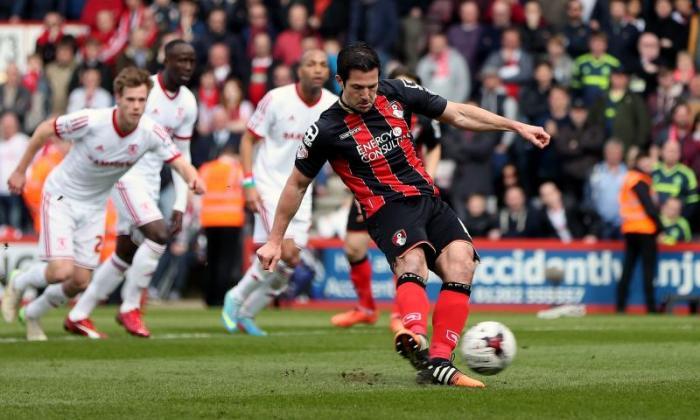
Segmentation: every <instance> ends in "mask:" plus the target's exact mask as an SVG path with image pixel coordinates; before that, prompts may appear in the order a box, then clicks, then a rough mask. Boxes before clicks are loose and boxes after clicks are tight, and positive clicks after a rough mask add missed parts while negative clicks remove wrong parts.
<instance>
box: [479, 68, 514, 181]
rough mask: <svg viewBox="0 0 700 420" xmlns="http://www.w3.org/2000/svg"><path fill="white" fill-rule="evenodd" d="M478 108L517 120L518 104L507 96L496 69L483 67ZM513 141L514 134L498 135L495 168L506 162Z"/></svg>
mask: <svg viewBox="0 0 700 420" xmlns="http://www.w3.org/2000/svg"><path fill="white" fill-rule="evenodd" d="M479 106H480V107H481V108H484V109H486V110H488V111H491V112H494V113H497V114H498V115H503V116H504V117H506V118H517V115H518V102H516V100H515V99H513V98H512V97H510V96H508V94H507V92H506V90H505V88H504V87H503V84H502V83H501V78H500V77H499V76H498V69H496V68H493V67H484V68H483V69H482V70H481V95H480V98H479ZM514 139H515V133H510V132H504V133H499V141H498V146H496V150H495V154H494V159H495V162H494V163H495V164H496V168H497V169H498V170H500V168H502V167H503V164H504V163H505V161H506V160H507V156H506V153H507V152H508V149H509V148H510V145H511V144H512V143H513V140H514Z"/></svg>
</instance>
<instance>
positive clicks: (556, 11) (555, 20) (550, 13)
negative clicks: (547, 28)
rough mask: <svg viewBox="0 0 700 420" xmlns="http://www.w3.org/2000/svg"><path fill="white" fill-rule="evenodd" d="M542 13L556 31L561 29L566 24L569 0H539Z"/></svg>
mask: <svg viewBox="0 0 700 420" xmlns="http://www.w3.org/2000/svg"><path fill="white" fill-rule="evenodd" d="M539 2H540V5H541V6H542V14H543V15H544V19H545V21H546V22H547V23H549V24H550V25H552V28H553V29H554V30H556V31H561V30H562V28H564V25H566V21H567V20H566V18H567V7H568V5H569V0H539Z"/></svg>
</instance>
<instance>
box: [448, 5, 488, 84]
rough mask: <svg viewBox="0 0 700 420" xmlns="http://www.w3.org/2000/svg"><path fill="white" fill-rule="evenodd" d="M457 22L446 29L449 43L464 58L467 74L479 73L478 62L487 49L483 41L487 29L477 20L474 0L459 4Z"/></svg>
mask: <svg viewBox="0 0 700 420" xmlns="http://www.w3.org/2000/svg"><path fill="white" fill-rule="evenodd" d="M459 20H460V21H459V23H455V24H453V25H452V26H450V28H449V29H448V30H447V40H448V41H449V43H450V45H451V46H452V47H453V48H454V49H455V50H456V51H457V52H458V53H460V54H462V57H463V58H464V60H465V62H466V63H467V65H468V66H469V74H479V73H478V72H479V68H480V63H482V62H483V60H484V59H485V58H486V57H485V55H486V54H487V53H488V49H487V48H484V46H485V44H484V42H483V39H484V36H485V34H486V33H487V32H488V29H487V28H486V27H484V25H483V24H481V23H480V22H479V6H478V5H477V4H476V2H475V1H465V2H462V4H460V6H459Z"/></svg>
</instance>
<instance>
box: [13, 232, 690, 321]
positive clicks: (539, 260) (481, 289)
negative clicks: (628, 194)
mask: <svg viewBox="0 0 700 420" xmlns="http://www.w3.org/2000/svg"><path fill="white" fill-rule="evenodd" d="M475 245H476V248H477V250H478V252H479V255H480V257H481V263H480V264H479V266H478V268H477V272H476V276H475V279H474V287H473V291H472V297H471V302H472V303H473V304H474V305H475V308H477V309H486V310H522V311H533V310H539V309H544V308H547V307H550V306H552V305H560V304H585V305H586V306H587V308H588V310H589V312H610V311H612V310H613V308H614V302H615V294H616V285H617V282H618V280H619V278H620V275H621V273H622V258H623V246H622V243H621V242H598V243H594V244H586V243H583V242H573V243H569V244H563V243H561V242H559V241H556V240H500V241H487V240H476V243H475ZM0 246H1V248H0V272H9V271H10V270H12V269H14V268H21V267H23V266H24V265H25V264H28V263H30V262H31V261H32V260H34V259H36V258H37V253H38V249H37V246H36V239H34V238H28V239H23V240H19V241H17V240H14V241H7V242H2V243H1V244H0ZM309 248H310V249H311V250H313V252H314V254H315V255H316V257H317V264H315V265H314V267H312V268H313V269H314V270H315V271H316V276H315V279H314V281H313V282H312V285H311V290H310V292H311V298H312V300H320V301H324V302H335V303H338V304H342V303H347V302H348V301H351V300H353V299H354V298H355V292H354V290H353V287H352V284H351V283H350V280H349V266H348V263H347V260H346V259H345V255H344V253H343V243H342V241H340V240H338V239H311V240H310V242H309ZM245 250H246V251H245V254H246V255H245V257H244V261H246V262H249V261H250V258H252V256H253V255H252V253H253V244H252V242H251V241H250V239H248V241H247V243H246V247H245ZM370 258H371V261H372V268H373V282H372V289H373V292H374V295H375V297H376V298H377V299H378V300H379V301H380V302H382V301H384V302H389V301H391V300H392V299H393V297H394V292H395V289H394V281H393V277H392V274H391V270H390V269H389V265H388V263H387V261H386V259H385V258H384V257H383V255H382V254H381V252H380V251H379V250H378V249H376V247H374V246H373V247H372V248H371V249H370ZM427 290H428V295H429V297H430V299H431V300H435V299H436V298H437V294H438V292H439V290H440V279H439V278H437V276H435V275H433V274H431V275H430V277H429V279H428V287H427ZM679 295H680V296H700V244H684V245H675V246H660V253H659V262H658V266H657V276H656V297H657V302H659V303H662V302H663V301H664V300H665V299H668V298H670V297H673V296H675V297H676V298H677V297H678V296H679ZM643 302H644V299H643V293H642V280H641V267H637V271H636V273H635V275H634V278H633V281H632V286H631V291H630V299H629V303H630V307H631V309H632V310H633V311H639V310H641V309H642V308H643Z"/></svg>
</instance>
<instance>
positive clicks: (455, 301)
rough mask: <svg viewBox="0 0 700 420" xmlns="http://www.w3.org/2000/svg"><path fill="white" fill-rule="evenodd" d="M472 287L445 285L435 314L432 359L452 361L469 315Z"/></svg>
mask: <svg viewBox="0 0 700 420" xmlns="http://www.w3.org/2000/svg"><path fill="white" fill-rule="evenodd" d="M470 292H471V287H470V286H469V285H466V284H461V283H444V284H443V285H442V289H441V290H440V295H439V296H438V300H437V303H436V304H435V311H434V312H433V338H432V340H431V343H430V351H429V353H430V357H431V358H434V357H439V358H441V359H448V360H449V359H450V356H451V355H452V351H453V350H454V349H455V347H456V346H457V342H458V341H459V337H460V336H461V335H462V329H463V328H464V324H465V323H466V322H467V315H469V294H470Z"/></svg>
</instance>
